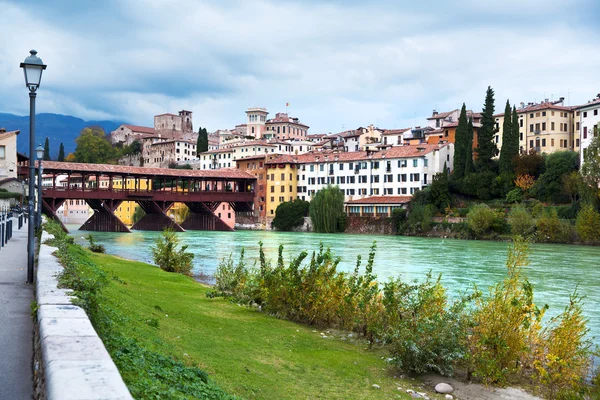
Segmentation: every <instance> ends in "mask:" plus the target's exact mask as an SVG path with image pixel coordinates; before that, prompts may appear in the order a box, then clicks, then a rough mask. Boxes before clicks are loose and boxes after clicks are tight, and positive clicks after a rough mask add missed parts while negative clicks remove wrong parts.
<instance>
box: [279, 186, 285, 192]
mask: <svg viewBox="0 0 600 400" xmlns="http://www.w3.org/2000/svg"><path fill="white" fill-rule="evenodd" d="M280 188H281V189H280V192H281V193H285V186H283V185H281V186H280Z"/></svg>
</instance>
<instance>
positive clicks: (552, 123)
mask: <svg viewBox="0 0 600 400" xmlns="http://www.w3.org/2000/svg"><path fill="white" fill-rule="evenodd" d="M561 125H562V124H561ZM550 130H551V131H552V132H554V122H550Z"/></svg>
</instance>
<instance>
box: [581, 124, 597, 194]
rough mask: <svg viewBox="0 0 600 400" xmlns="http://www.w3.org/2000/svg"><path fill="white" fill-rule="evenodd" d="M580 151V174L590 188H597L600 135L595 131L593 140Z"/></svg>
mask: <svg viewBox="0 0 600 400" xmlns="http://www.w3.org/2000/svg"><path fill="white" fill-rule="evenodd" d="M582 151H583V165H582V166H581V174H582V175H583V176H584V177H585V178H586V180H587V181H588V183H589V184H590V185H591V186H592V187H594V188H598V186H599V185H600V135H598V130H597V129H596V130H595V131H594V138H593V139H592V140H591V142H590V144H589V146H588V147H587V148H585V149H583V150H582Z"/></svg>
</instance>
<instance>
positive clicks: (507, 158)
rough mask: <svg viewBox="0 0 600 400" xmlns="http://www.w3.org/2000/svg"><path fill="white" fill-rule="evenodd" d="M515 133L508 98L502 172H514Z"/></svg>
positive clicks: (503, 136)
mask: <svg viewBox="0 0 600 400" xmlns="http://www.w3.org/2000/svg"><path fill="white" fill-rule="evenodd" d="M513 141H514V133H513V124H512V118H511V112H510V103H509V102H508V100H506V107H504V123H503V124H502V151H501V152H500V173H501V174H503V173H512V171H513V165H512V159H513V157H514V155H513V149H514V147H515V146H514V144H513Z"/></svg>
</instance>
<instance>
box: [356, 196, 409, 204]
mask: <svg viewBox="0 0 600 400" xmlns="http://www.w3.org/2000/svg"><path fill="white" fill-rule="evenodd" d="M411 199H412V197H411V196H371V197H365V198H363V199H355V200H349V201H347V202H346V204H406V203H410V201H411Z"/></svg>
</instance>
